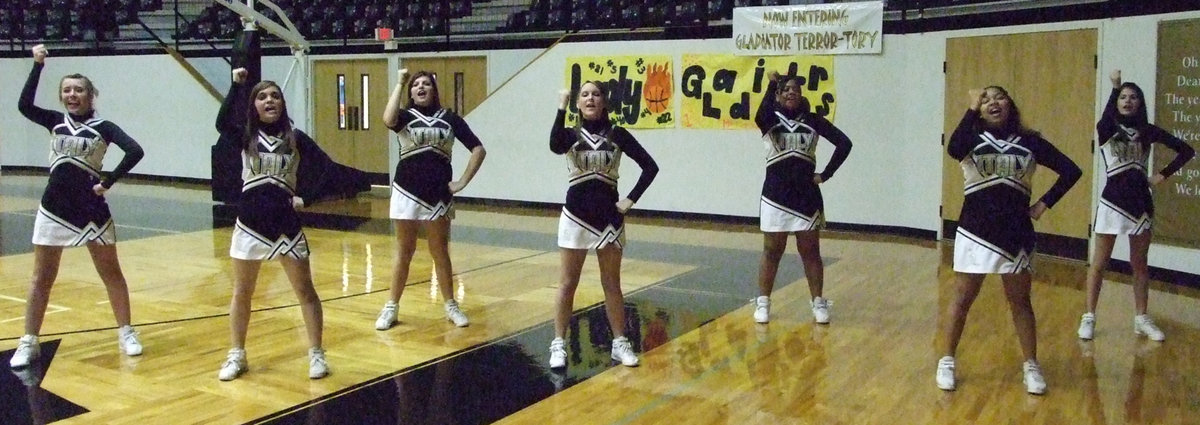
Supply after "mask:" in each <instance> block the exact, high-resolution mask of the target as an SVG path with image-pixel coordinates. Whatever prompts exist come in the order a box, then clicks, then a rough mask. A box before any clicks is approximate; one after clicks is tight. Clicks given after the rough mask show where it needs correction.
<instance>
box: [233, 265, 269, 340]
mask: <svg viewBox="0 0 1200 425" xmlns="http://www.w3.org/2000/svg"><path fill="white" fill-rule="evenodd" d="M232 260H233V299H232V300H230V302H229V330H230V343H232V344H233V348H245V347H246V328H248V327H249V326H250V299H251V298H253V297H254V286H255V285H256V284H257V283H258V269H259V268H261V267H262V261H259V260H240V259H237V258H234V259H232Z"/></svg>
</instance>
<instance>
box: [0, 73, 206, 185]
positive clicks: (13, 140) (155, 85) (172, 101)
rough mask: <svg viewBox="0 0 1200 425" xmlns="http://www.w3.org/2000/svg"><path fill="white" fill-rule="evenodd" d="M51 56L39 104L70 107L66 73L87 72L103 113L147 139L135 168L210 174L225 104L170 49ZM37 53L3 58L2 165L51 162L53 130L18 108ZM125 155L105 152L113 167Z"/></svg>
mask: <svg viewBox="0 0 1200 425" xmlns="http://www.w3.org/2000/svg"><path fill="white" fill-rule="evenodd" d="M50 54H51V56H50V57H48V58H47V59H46V68H45V69H44V70H43V71H42V79H41V84H40V85H39V86H38V94H37V98H36V100H35V102H34V103H35V104H36V105H38V106H40V107H42V108H46V109H55V110H60V111H61V110H63V109H62V105H61V104H60V103H59V101H58V83H59V79H60V78H62V76H64V75H67V74H71V73H76V72H78V73H81V74H83V75H86V76H88V78H90V79H91V80H92V81H93V82H94V83H95V85H96V88H97V89H98V90H99V92H100V96H99V97H98V98H97V99H96V110H97V115H98V116H99V117H102V118H105V119H108V120H111V121H112V122H114V123H116V124H117V125H118V126H120V127H121V129H123V130H125V132H126V133H128V134H129V135H130V136H131V137H133V138H134V139H135V140H137V141H138V143H139V144H141V145H142V148H143V149H144V150H145V151H146V156H145V157H144V158H143V159H142V162H141V163H139V164H138V166H137V167H135V168H134V169H133V172H134V173H138V174H149V175H157V176H175V177H192V178H205V179H207V178H209V174H210V163H211V162H210V160H209V156H210V153H209V146H211V145H212V144H213V143H215V142H216V140H217V130H216V128H215V127H214V126H213V119H214V117H216V113H217V109H218V108H219V107H220V104H219V103H217V101H216V100H214V99H213V97H212V96H211V95H210V94H209V93H208V92H207V91H206V90H204V89H203V88H202V87H201V86H200V85H199V84H197V83H196V82H195V80H193V79H192V77H191V76H190V75H188V74H187V72H186V71H184V69H183V67H181V66H180V65H179V64H178V63H176V62H175V60H174V59H172V58H171V57H170V56H167V55H153V56H150V55H147V56H105V57H61V58H60V57H55V56H53V54H54V52H53V51H51V52H50ZM32 66H33V59H32V58H23V59H3V60H0V87H3V88H2V89H0V90H3V91H2V92H0V144H2V145H3V146H4V150H3V158H0V164H3V165H20V166H39V167H46V166H49V163H48V162H47V161H48V160H47V155H48V154H49V152H50V151H49V149H50V147H49V144H48V143H47V142H49V140H50V136H49V135H48V133H47V132H46V129H44V128H42V127H40V126H38V125H37V124H34V123H33V122H31V121H29V120H27V119H25V117H23V116H22V115H21V114H20V112H18V111H17V99H18V97H19V96H20V93H21V87H23V86H24V84H25V79H26V77H27V76H28V75H29V70H30V68H31V67H32ZM123 156H124V153H122V152H121V151H120V149H112V150H110V151H109V152H108V156H107V157H106V158H105V160H104V163H105V169H108V170H111V169H112V168H113V167H115V166H116V164H117V163H118V162H120V160H121V158H122V157H123Z"/></svg>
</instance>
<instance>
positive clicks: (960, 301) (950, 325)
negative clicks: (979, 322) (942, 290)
mask: <svg viewBox="0 0 1200 425" xmlns="http://www.w3.org/2000/svg"><path fill="white" fill-rule="evenodd" d="M985 276H986V275H982V274H970V273H955V276H954V300H953V301H952V302H951V303H950V306H949V307H948V308H947V309H946V316H949V318H950V320H949V321H947V322H946V324H945V325H944V326H945V329H944V330H943V332H942V336H943V338H942V343H943V344H945V345H943V347H942V354H943V355H946V356H952V357H953V356H954V353H956V352H957V351H958V341H959V340H960V339H962V333H963V327H964V325H966V323H967V313H968V312H970V311H971V304H974V303H975V297H976V296H978V295H979V288H980V287H981V286H983V278H984V277H985Z"/></svg>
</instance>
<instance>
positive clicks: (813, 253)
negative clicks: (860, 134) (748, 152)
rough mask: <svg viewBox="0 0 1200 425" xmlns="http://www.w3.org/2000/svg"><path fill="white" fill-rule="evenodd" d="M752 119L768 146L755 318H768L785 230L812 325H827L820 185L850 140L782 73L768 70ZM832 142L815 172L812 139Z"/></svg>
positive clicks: (847, 152)
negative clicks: (804, 282) (796, 258)
mask: <svg viewBox="0 0 1200 425" xmlns="http://www.w3.org/2000/svg"><path fill="white" fill-rule="evenodd" d="M770 79H771V82H770V84H769V85H767V90H766V92H765V93H763V99H762V103H761V104H759V106H758V112H756V113H755V114H754V122H755V123H756V124H758V128H759V130H761V131H762V134H763V139H764V141H765V142H766V148H767V175H766V179H765V180H764V181H763V186H762V197H761V198H760V202H759V227H760V228H761V229H762V231H763V254H762V260H761V261H760V264H759V269H758V291H759V292H758V297H757V298H755V299H754V321H755V322H757V323H767V322H768V321H770V311H771V292H772V291H773V290H774V289H775V275H776V273H777V272H778V271H779V260H780V259H782V258H783V252H784V250H785V249H786V248H787V239H788V235H789V234H794V235H796V249H797V250H798V251H799V252H800V261H801V262H802V263H803V264H804V275H805V278H806V279H807V280H808V291H809V294H810V295H811V296H812V300H811V301H810V302H809V304H810V306H811V307H812V313H813V318H814V320H816V322H817V323H821V324H825V323H829V304H830V303H829V300H827V299H825V297H824V296H823V290H824V287H825V264H824V261H822V260H821V229H822V228H824V227H825V202H824V200H823V199H822V197H821V187H820V185H821V184H822V183H824V182H827V181H829V179H830V178H832V177H833V174H834V173H835V172H837V169H838V168H839V167H841V166H842V163H843V162H845V161H846V158H847V157H848V156H850V149H851V147H852V146H853V145H852V144H851V143H850V138H849V137H846V134H845V133H843V132H842V131H841V130H839V129H838V128H837V127H835V126H834V125H833V123H830V122H829V121H828V120H826V119H825V118H823V117H821V116H819V115H816V114H813V113H811V112H809V110H808V109H809V105H808V101H807V100H806V99H805V98H804V96H803V95H802V93H801V91H802V88H803V87H804V83H803V82H802V80H801V79H800V78H799V77H781V76H780V75H779V73H777V72H771V75H770ZM822 137H824V138H825V140H828V141H829V142H830V143H832V144H833V146H834V150H833V157H832V158H830V160H829V163H828V164H825V170H824V171H821V172H820V173H817V172H816V168H817V167H816V166H817V141H819V140H820V139H821V138H822Z"/></svg>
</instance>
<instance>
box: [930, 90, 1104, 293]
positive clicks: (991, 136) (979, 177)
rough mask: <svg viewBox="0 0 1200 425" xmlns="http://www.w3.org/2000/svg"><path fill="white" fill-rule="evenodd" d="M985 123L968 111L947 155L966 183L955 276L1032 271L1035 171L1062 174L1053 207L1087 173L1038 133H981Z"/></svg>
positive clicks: (1049, 198)
mask: <svg viewBox="0 0 1200 425" xmlns="http://www.w3.org/2000/svg"><path fill="white" fill-rule="evenodd" d="M981 121H982V119H981V118H980V117H979V111H972V110H967V112H966V114H964V115H963V118H962V121H960V122H959V124H958V128H956V129H955V130H954V134H953V135H951V137H950V146H949V147H948V149H947V151H948V152H949V154H950V156H951V157H952V158H954V159H955V160H958V161H959V163H960V165H961V166H962V169H963V178H964V179H965V180H966V181H965V184H964V186H965V187H964V193H965V198H964V200H963V207H962V213H961V214H960V216H959V222H958V232H957V234H956V235H955V237H954V271H956V272H963V273H979V274H985V273H1020V272H1024V271H1028V270H1031V269H1032V265H1031V263H1030V257H1031V256H1032V255H1033V252H1034V243H1035V235H1034V231H1033V219H1032V218H1030V216H1029V210H1030V199H1031V197H1030V190H1031V187H1032V181H1033V173H1034V171H1037V167H1038V166H1039V165H1044V166H1046V167H1049V168H1050V169H1051V170H1053V171H1054V172H1055V173H1057V174H1058V180H1056V181H1055V182H1054V185H1053V186H1052V187H1051V188H1050V190H1049V191H1047V192H1046V194H1045V195H1043V196H1042V198H1041V202H1044V203H1045V204H1046V206H1047V207H1053V206H1054V204H1055V203H1057V202H1058V200H1059V199H1062V197H1063V195H1064V194H1066V193H1067V190H1069V189H1070V188H1071V186H1073V185H1075V182H1076V181H1078V180H1079V177H1080V176H1081V175H1082V171H1080V170H1079V167H1078V166H1076V165H1075V163H1074V162H1072V161H1071V159H1070V158H1068V157H1067V156H1066V155H1064V154H1063V153H1062V152H1060V151H1059V150H1058V149H1057V148H1055V147H1054V145H1052V144H1050V142H1048V141H1046V140H1045V139H1042V138H1041V136H1039V135H1038V134H1037V133H1033V132H1024V131H1019V130H1017V129H1007V130H984V129H978V128H977V127H978V126H979V125H981V124H982V123H981Z"/></svg>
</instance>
